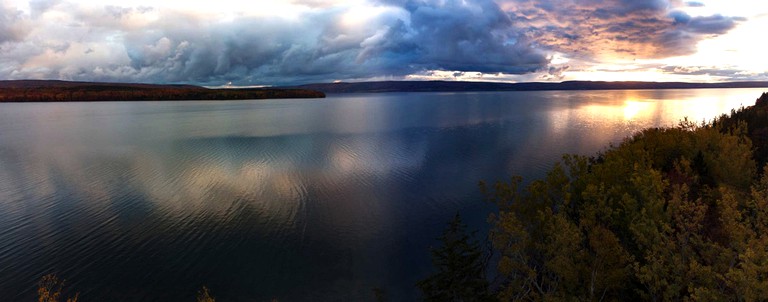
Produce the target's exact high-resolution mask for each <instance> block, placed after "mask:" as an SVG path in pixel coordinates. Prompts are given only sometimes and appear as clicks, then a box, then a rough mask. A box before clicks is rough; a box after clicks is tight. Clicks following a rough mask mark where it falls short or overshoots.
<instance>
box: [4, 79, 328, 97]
mask: <svg viewBox="0 0 768 302" xmlns="http://www.w3.org/2000/svg"><path fill="white" fill-rule="evenodd" d="M322 97H325V94H324V93H322V92H319V91H313V90H308V89H272V88H249V89H245V88H243V89H230V88H228V89H208V88H204V87H199V86H192V85H150V84H123V83H90V82H65V81H32V80H29V81H1V82H0V102H98V101H168V100H246V99H284V98H322Z"/></svg>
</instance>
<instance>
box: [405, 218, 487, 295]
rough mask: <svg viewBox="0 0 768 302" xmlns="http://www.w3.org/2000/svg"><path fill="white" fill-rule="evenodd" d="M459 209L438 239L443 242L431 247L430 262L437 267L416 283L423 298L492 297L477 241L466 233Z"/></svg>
mask: <svg viewBox="0 0 768 302" xmlns="http://www.w3.org/2000/svg"><path fill="white" fill-rule="evenodd" d="M466 229H467V226H466V225H465V224H463V223H462V222H461V217H460V216H459V214H458V213H456V216H455V217H454V218H453V219H452V220H451V221H450V222H449V223H448V227H447V228H446V230H445V232H444V233H443V235H442V236H440V237H439V238H438V239H440V241H442V243H443V245H442V246H441V247H439V248H436V249H434V248H433V249H431V253H432V265H433V266H434V268H435V269H436V270H437V272H435V273H433V274H432V275H431V276H429V277H427V278H426V279H424V280H421V281H419V282H418V283H417V284H416V285H417V286H418V287H419V288H420V289H421V291H422V292H423V297H424V300H425V301H491V300H493V297H492V296H491V295H490V293H489V290H488V281H487V280H486V279H485V276H484V267H485V264H484V263H483V252H482V250H481V249H480V244H479V243H478V242H477V241H476V240H474V239H473V238H472V236H471V235H470V234H468V233H467V230H466Z"/></svg>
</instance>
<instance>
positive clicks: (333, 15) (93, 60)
mask: <svg viewBox="0 0 768 302" xmlns="http://www.w3.org/2000/svg"><path fill="white" fill-rule="evenodd" d="M488 1H491V0H488ZM427 2H428V1H427ZM570 2H573V3H580V2H578V1H575V0H571V1H570ZM698 2H701V3H703V6H692V5H691V6H684V5H683V6H680V7H675V8H673V9H671V10H670V12H671V13H670V15H667V16H666V17H664V15H661V17H659V18H660V19H659V20H662V19H663V21H665V22H673V21H674V22H677V21H676V19H675V20H672V19H671V18H672V17H670V16H672V15H671V14H672V13H675V12H678V11H679V12H684V13H685V14H687V15H688V16H691V17H692V18H693V17H703V18H700V19H697V20H702V19H703V21H701V22H717V19H706V18H708V17H728V18H730V17H738V18H735V19H727V20H729V22H732V23H731V24H735V26H734V27H727V29H726V30H723V31H722V32H721V31H717V30H713V31H706V30H704V31H702V32H707V33H709V34H707V35H703V34H702V35H701V37H702V38H697V39H694V40H691V41H694V42H692V43H696V45H695V47H693V46H691V49H690V51H692V52H693V53H692V54H687V53H689V49H683V50H682V51H680V52H675V51H666V52H662V53H661V54H662V55H675V54H685V55H678V56H672V57H660V58H644V57H642V55H643V54H645V55H646V57H647V56H653V55H648V54H655V53H654V50H656V47H657V46H658V45H661V44H656V43H659V42H656V41H654V43H655V44H651V43H644V42H640V43H637V44H636V45H634V44H632V43H634V42H631V41H632V40H631V39H627V40H624V39H615V40H612V41H613V42H610V41H609V42H605V41H606V40H605V39H603V40H600V41H601V43H600V44H599V45H600V46H599V47H597V48H594V47H593V48H594V49H591V50H593V51H594V52H593V53H591V54H587V55H584V54H582V53H579V52H573V51H570V48H563V49H553V48H547V47H545V46H546V45H544V46H542V45H536V44H533V46H531V47H539V46H542V47H541V49H536V50H535V51H538V52H539V55H541V56H543V57H545V58H546V61H544V60H539V61H538V62H539V63H533V64H531V66H534V67H533V68H532V69H530V70H526V69H523V68H521V70H523V71H521V72H522V73H521V74H517V73H515V72H516V69H515V68H507V66H504V67H495V66H494V67H487V66H483V65H482V64H491V65H490V66H492V65H493V64H496V65H499V66H503V64H499V63H497V62H504V63H507V62H512V63H507V64H511V65H509V66H516V65H514V64H524V63H520V62H526V61H524V59H520V60H517V61H515V60H514V59H512V60H508V61H505V60H503V59H502V60H499V59H488V60H487V61H484V60H477V62H479V63H477V64H476V65H475V63H474V61H473V60H471V59H470V60H466V61H467V62H470V63H471V64H467V63H464V64H451V63H448V64H445V61H448V62H450V60H451V59H455V60H458V61H461V60H463V59H462V58H460V57H457V54H460V55H462V56H464V57H467V55H465V53H464V52H462V51H464V50H463V48H466V49H470V50H472V52H470V54H474V53H478V51H476V50H480V51H482V50H489V49H490V50H491V51H494V50H493V49H494V48H492V47H490V46H488V45H487V44H488V43H489V42H488V41H484V40H473V39H475V38H474V37H463V36H461V35H462V34H463V33H462V32H461V31H459V30H451V31H447V32H444V31H439V30H432V29H429V28H427V29H426V30H424V26H425V24H422V23H418V22H419V21H413V22H414V24H415V25H413V26H414V27H413V28H411V26H412V24H411V18H412V17H413V18H416V17H415V16H416V15H417V14H423V15H429V16H437V17H436V18H437V19H439V18H441V16H443V15H442V14H446V15H445V16H447V14H451V13H453V12H452V11H451V9H453V10H456V9H457V8H456V7H453V6H447V5H448V4H446V3H443V2H440V1H438V2H436V3H438V4H435V6H434V7H427V8H425V9H421V10H419V9H415V8H412V7H411V8H408V7H406V6H403V4H402V3H399V2H387V1H374V0H352V1H341V0H306V1H305V0H274V1H255V2H242V1H237V0H220V1H214V2H210V1H208V2H203V1H192V2H188V3H183V4H182V3H178V2H162V1H161V2H158V1H153V0H137V1H132V2H130V3H129V4H126V3H125V2H124V1H117V0H104V1H95V0H86V1H77V2H70V1H67V0H64V1H51V2H44V3H42V2H34V1H28V0H5V1H3V2H0V3H2V4H3V5H5V6H6V7H10V8H14V9H18V10H20V11H21V12H22V13H23V14H25V15H26V16H27V18H28V19H25V20H24V22H28V23H30V24H33V23H34V24H38V25H36V26H28V29H27V31H28V34H27V37H31V38H27V37H25V39H28V40H26V41H22V42H24V43H27V44H26V45H22V46H21V47H19V48H18V49H12V48H8V47H6V48H5V49H12V50H15V51H16V52H15V53H11V54H5V55H4V56H5V57H6V58H13V59H16V57H21V59H16V60H17V61H11V59H7V61H10V62H11V63H15V64H16V65H15V66H10V67H6V66H2V65H0V71H2V70H6V72H5V73H4V74H5V75H6V77H9V76H10V77H17V76H18V77H22V78H23V77H37V78H50V77H51V75H54V77H58V78H60V79H70V78H71V79H75V78H77V76H78V74H88V75H91V76H95V77H103V78H112V77H121V76H123V77H126V76H127V77H142V76H147V75H150V76H152V75H157V74H160V73H162V72H164V71H165V72H167V70H168V68H167V67H158V68H160V69H159V70H156V71H148V70H144V69H142V68H144V67H147V66H143V65H142V64H153V63H154V62H160V59H157V58H155V57H153V56H155V55H157V56H160V55H161V54H159V53H153V52H152V51H159V50H160V49H159V48H157V47H160V46H161V45H160V44H158V43H160V42H161V40H162V39H161V38H167V39H171V40H172V41H171V42H172V45H170V46H169V48H167V49H166V50H165V52H163V53H162V56H165V57H162V58H173V55H174V51H175V52H177V53H178V52H180V51H182V50H184V49H183V47H186V46H185V45H190V47H200V45H201V44H205V43H207V42H204V41H198V44H194V43H187V44H184V43H185V42H187V40H185V39H189V37H178V36H173V35H172V34H173V33H177V32H178V31H182V30H184V29H185V28H186V30H188V31H193V30H195V29H198V28H199V29H203V30H204V31H205V29H206V28H207V27H211V28H214V30H212V31H207V32H205V33H201V36H203V37H208V36H213V35H219V36H221V35H222V33H228V32H227V30H229V29H230V28H232V29H233V31H232V35H233V36H234V37H235V38H236V39H244V41H245V39H253V37H254V36H256V37H260V36H258V34H261V33H262V32H263V33H264V35H266V39H272V40H270V41H268V43H265V45H266V46H265V47H266V48H269V47H275V48H280V47H287V46H290V47H289V48H290V49H292V50H299V49H302V48H304V49H307V48H316V49H315V51H314V52H312V51H311V49H310V50H307V53H308V55H307V57H310V58H312V59H313V60H316V61H319V60H339V58H337V57H333V56H334V55H335V56H339V57H340V56H345V57H344V58H345V60H347V61H355V62H351V63H352V64H348V65H346V66H347V68H351V69H354V68H356V67H355V66H366V65H363V64H365V63H366V62H378V61H377V60H384V59H387V60H389V59H392V58H396V59H393V61H395V62H398V60H400V58H399V57H398V56H402V57H403V58H406V59H403V61H404V63H403V64H408V63H415V64H414V66H417V67H416V68H412V69H408V68H404V70H408V72H410V73H406V72H403V73H398V72H399V71H398V70H397V69H396V68H393V70H394V71H392V72H391V73H387V72H390V71H387V70H384V69H382V71H379V69H376V68H369V69H366V70H365V71H364V72H360V71H358V72H349V73H344V74H351V75H352V76H347V77H343V78H341V77H336V76H335V72H332V73H330V74H328V75H327V78H326V79H324V80H316V81H319V82H323V81H324V82H331V81H333V80H337V79H338V80H342V81H353V80H356V81H365V80H375V79H392V80H448V81H455V80H463V81H499V82H547V81H554V82H559V81H571V80H583V81H656V82H661V81H685V82H722V81H747V80H768V60H765V59H764V57H765V55H764V48H765V47H764V46H765V45H764V44H765V43H763V42H762V41H761V40H760V37H759V36H756V34H758V33H761V32H762V31H764V29H765V28H768V1H761V2H755V1H750V0H732V1H728V2H727V3H725V2H723V1H714V0H701V1H698ZM41 3H42V4H41ZM425 3H426V2H425ZM440 3H442V4H440ZM483 3H486V2H484V1H475V2H463V4H457V5H458V6H459V7H460V6H461V5H463V7H465V8H466V9H468V10H469V9H474V10H477V9H480V8H481V7H482V6H481V4H483ZM495 3H497V4H498V7H499V8H501V9H507V10H511V9H512V8H513V7H514V4H515V3H516V2H514V0H495ZM670 3H673V2H670ZM585 5H586V4H585ZM670 5H671V4H670ZM675 5H681V2H678V3H677V4H675ZM443 8H445V9H446V10H445V11H441V9H443ZM481 10H482V9H481ZM510 14H512V13H511V12H510ZM462 16H469V15H462ZM173 18H178V20H180V21H179V23H174V21H175V20H176V19H173ZM664 18H667V19H664ZM264 20H266V21H267V22H264V24H265V28H259V27H258V26H256V28H254V26H253V25H252V24H262V23H261V22H262V21H264ZM275 20H279V21H275ZM414 20H415V19H414ZM711 20H715V21H711ZM734 20H735V21H734ZM273 21H275V22H274V23H269V22H273ZM401 21H402V23H403V24H405V27H407V28H406V29H404V30H403V31H402V32H398V33H397V36H393V35H390V34H391V33H390V32H389V30H390V29H392V28H394V27H396V26H394V25H393V24H398V23H396V22H401ZM184 22H188V23H184ZM238 22H239V23H238ZM314 22H320V23H318V24H315V23H314ZM467 22H472V21H471V20H470V21H467ZM535 22H539V23H541V22H545V21H542V20H538V21H535ZM539 23H534V24H536V25H537V26H540V25H541V26H543V25H546V24H539ZM438 24H442V25H444V26H455V25H453V24H451V23H448V22H446V23H438ZM567 24H568V23H566V22H563V23H562V24H560V25H567ZM670 24H671V23H670ZM238 25H239V26H238ZM243 25H245V26H249V27H245V26H243ZM269 26H271V27H269ZM294 26H295V28H294ZM478 26H489V25H487V24H482V23H480V25H478ZM670 26H671V25H670ZM706 26H719V25H711V24H705V25H703V26H702V27H698V28H696V29H691V30H692V31H687V32H686V31H682V33H683V34H686V33H693V34H694V35H696V34H699V33H697V32H696V31H695V30H697V29H698V30H701V28H707V27H706ZM156 28H160V29H165V28H170V29H171V30H168V31H167V32H162V31H156V30H155V29H156ZM245 28H248V30H249V29H253V32H252V33H250V34H251V36H250V37H245V36H244V37H242V38H240V37H239V35H238V32H237V30H243V29H245ZM285 28H289V30H285ZM720 28H726V27H720ZM273 29H274V32H275V33H279V34H275V36H274V37H272V36H269V35H271V34H272V32H273V31H272V30H273ZM509 29H510V30H519V29H520V28H515V27H514V26H513V27H509ZM248 30H245V31H248ZM281 30H283V31H281ZM416 30H424V31H426V32H434V33H435V34H441V35H452V34H455V35H456V37H455V38H454V39H456V40H455V41H453V40H452V41H451V42H455V43H457V44H456V45H454V46H452V47H454V48H456V49H460V50H456V49H451V47H447V46H448V45H446V49H445V50H444V49H439V48H440V47H437V49H435V46H434V45H428V46H430V48H429V49H428V50H426V51H423V52H419V51H416V52H414V51H412V49H418V47H421V45H419V44H418V43H410V42H412V41H408V40H405V41H407V42H409V43H408V44H406V43H404V44H401V45H390V44H389V43H390V41H388V39H390V38H391V37H398V36H399V37H403V36H408V35H411V34H412V33H413V32H414V31H416ZM684 30H688V29H684ZM57 32H61V34H57ZM158 32H159V33H158ZM468 32H469V31H468ZM154 33H157V37H156V36H155V34H154ZM565 33H567V31H566V32H565ZM675 33H677V32H675ZM286 34H288V35H290V36H293V35H295V36H296V37H298V38H297V39H298V40H290V39H282V36H283V35H286ZM471 34H472V35H475V36H478V35H480V36H482V34H478V33H477V32H472V33H471ZM495 34H496V33H494V35H495ZM73 37H75V39H73ZM77 37H79V38H77ZM137 37H147V38H144V39H141V38H137ZM511 37H515V36H514V35H511ZM477 39H482V38H477ZM424 40H429V38H427V39H421V40H418V41H424ZM436 41H440V40H439V39H436ZM556 41H559V40H556ZM682 41H686V40H682ZM0 42H3V41H0ZM132 43H133V44H132ZM236 43H237V42H236ZM247 43H248V42H246V43H243V44H247ZM484 43H485V44H484ZM490 43H493V42H490ZM33 44H34V45H36V46H39V48H37V49H35V50H36V51H29V50H26V49H25V48H24V47H26V46H30V45H33ZM211 45H214V46H213V47H218V46H220V45H230V44H214V43H211ZM286 45H287V46H286ZM691 45H693V44H691ZM398 47H400V48H398ZM403 47H407V48H410V49H411V50H404V49H403ZM600 47H607V48H611V49H610V50H607V51H606V52H605V53H601V51H602V50H601V48H600ZM633 47H634V48H633ZM496 49H498V48H496ZM8 51H9V50H6V52H8ZM195 51H196V49H189V50H188V53H186V55H188V56H190V58H192V57H193V56H192V55H191V54H190V53H195ZM205 51H208V52H209V53H210V52H211V50H210V49H208V50H202V51H201V53H204V52H205ZM240 51H250V49H244V50H240ZM280 51H282V53H279V54H281V55H289V54H291V51H288V50H280ZM515 51H516V50H510V51H509V52H508V54H509V56H510V57H514V56H521V57H523V58H524V55H526V54H523V55H521V54H517V53H513V52H515ZM569 51H570V52H569ZM614 51H615V52H614ZM327 52H338V53H327ZM345 52H346V53H345ZM351 52H357V56H354V55H350V56H349V58H353V59H349V58H348V57H346V54H349V53H351ZM429 52H434V53H442V52H446V53H450V54H451V55H452V56H448V57H447V58H448V59H446V58H444V57H441V55H434V56H430V55H429V54H428V53H429ZM414 53H416V54H414ZM421 53H427V54H426V55H424V56H425V58H426V59H425V60H437V61H434V62H429V61H421V60H420V59H419V58H416V59H413V60H412V61H408V60H409V59H407V58H409V56H420V55H422V54H421ZM195 54H197V53H195ZM624 54H626V55H624ZM86 55H87V56H86ZM270 55H274V54H271V53H270ZM479 55H485V53H481V54H479ZM253 56H254V57H255V56H257V55H253ZM374 56H378V57H374ZM246 57H247V56H246ZM490 57H491V56H490V55H489V58H490ZM145 58H146V60H144V59H145ZM494 58H495V57H494ZM207 59H209V60H210V58H207ZM189 60H192V59H189ZM214 60H215V61H217V62H216V63H215V64H224V65H222V66H225V67H226V66H229V67H228V68H230V69H232V70H235V69H236V68H235V66H234V65H233V64H244V63H243V62H242V59H232V60H230V61H226V58H224V59H222V58H220V57H219V58H216V57H214ZM269 60H271V61H267V60H266V59H265V60H264V61H258V59H254V61H256V62H260V63H258V64H268V63H263V62H287V63H285V64H291V63H290V62H292V61H291V60H285V59H284V60H283V61H280V60H274V59H269ZM542 61H543V62H542ZM195 62H199V61H195ZM222 62H223V63H222ZM2 63H3V62H0V64H2ZM254 64H256V63H254ZM305 64H306V63H305ZM318 64H321V65H322V64H325V63H318ZM355 64H357V65H355ZM371 64H373V63H371ZM335 65H339V63H335ZM114 66H124V67H125V68H123V69H122V70H120V69H118V68H117V67H114ZM323 66H334V65H333V64H328V65H323ZM383 66H385V67H387V68H392V67H391V66H393V65H383ZM421 66H424V67H421ZM446 66H447V67H446ZM452 66H460V67H458V68H456V69H462V68H464V69H463V70H449V69H447V68H449V67H452ZM476 66H477V67H476ZM521 66H526V65H521ZM151 67H153V68H154V67H156V66H151ZM475 67H476V68H477V69H475V70H472V69H473V68H475ZM110 68H111V69H110ZM130 68H133V69H134V70H132V71H130V72H127V71H126V70H128V69H130ZM186 68H188V67H186V66H185V70H186ZM245 68H246V69H248V70H249V71H254V72H255V70H259V68H261V67H259V66H247V67H245ZM442 68H446V69H442ZM494 68H495V69H494ZM263 69H264V70H278V71H280V70H288V71H285V72H286V74H285V75H281V76H284V77H287V78H289V77H291V76H293V75H292V74H291V73H290V72H297V71H301V72H299V73H298V74H300V75H302V74H307V75H313V74H314V73H313V72H316V71H312V70H311V68H310V67H306V68H305V67H303V66H300V67H295V68H282V69H281V68H273V67H264V68H263ZM179 70H181V69H179ZM215 70H219V69H218V68H217V69H215ZM479 70H490V71H489V72H485V73H483V72H479ZM510 70H511V71H510ZM499 71H503V72H509V73H503V72H499ZM189 73H192V74H194V73H193V72H191V71H190V72H189ZM251 77H253V78H256V79H257V80H256V82H251V81H250V80H248V82H247V83H245V84H243V85H271V84H272V83H270V82H268V81H264V82H258V81H259V80H258V77H257V76H254V75H247V74H245V75H244V76H243V78H251ZM211 78H214V79H215V78H216V77H213V76H212V77H211ZM310 78H311V77H310ZM182 79H183V76H182ZM233 80H237V79H236V78H233V77H232V76H229V77H227V76H223V77H222V79H221V80H218V79H217V80H216V81H211V82H205V83H207V85H221V84H224V83H226V82H228V81H233ZM181 81H184V80H181ZM187 81H190V80H187ZM217 81H218V82H217Z"/></svg>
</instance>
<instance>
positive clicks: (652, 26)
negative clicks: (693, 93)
mask: <svg viewBox="0 0 768 302" xmlns="http://www.w3.org/2000/svg"><path fill="white" fill-rule="evenodd" d="M680 5H681V3H679V2H677V1H664V0H608V1H598V0H579V1H577V0H557V1H555V0H540V1H526V0H515V1H507V2H505V3H504V5H503V6H504V7H505V8H507V9H508V10H509V11H510V14H511V15H512V16H513V17H514V18H515V21H516V22H518V23H519V24H522V25H523V27H525V28H526V30H527V32H528V35H529V36H530V37H532V38H533V39H534V40H535V42H536V43H537V44H538V45H539V46H541V47H543V48H545V49H550V50H554V51H559V52H562V53H566V54H569V55H570V56H571V57H579V58H582V59H593V60H605V59H613V58H624V59H637V58H664V57H671V56H680V55H687V54H692V53H694V52H695V50H696V44H697V43H698V42H699V41H700V40H702V39H705V38H708V37H711V36H713V35H720V34H724V33H726V32H728V31H729V30H731V29H733V28H734V27H735V26H736V24H737V23H738V22H739V21H743V20H744V19H743V18H734V17H725V16H721V15H714V16H703V17H702V16H696V17H692V16H690V15H688V14H686V13H684V12H682V11H676V10H675V8H676V7H678V6H680Z"/></svg>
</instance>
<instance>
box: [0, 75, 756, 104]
mask: <svg viewBox="0 0 768 302" xmlns="http://www.w3.org/2000/svg"><path fill="white" fill-rule="evenodd" d="M713 88H721V89H726V88H768V81H752V82H723V83H688V82H604V81H567V82H559V83H549V82H527V83H500V82H459V81H382V82H350V83H347V82H341V83H316V84H306V85H298V86H278V87H265V88H215V89H214V88H205V87H201V86H194V85H156V84H133V83H102V82H70V81H57V80H11V81H0V103H11V102H16V103H18V102H113V101H200V100H252V99H288V98H324V97H325V96H326V94H342V93H386V92H480V91H558V90H563V91H574V90H642V89H713Z"/></svg>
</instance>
